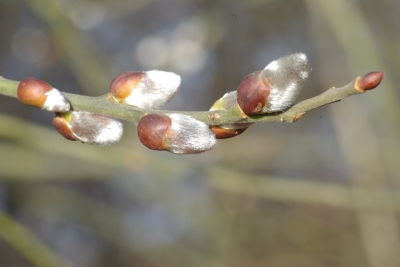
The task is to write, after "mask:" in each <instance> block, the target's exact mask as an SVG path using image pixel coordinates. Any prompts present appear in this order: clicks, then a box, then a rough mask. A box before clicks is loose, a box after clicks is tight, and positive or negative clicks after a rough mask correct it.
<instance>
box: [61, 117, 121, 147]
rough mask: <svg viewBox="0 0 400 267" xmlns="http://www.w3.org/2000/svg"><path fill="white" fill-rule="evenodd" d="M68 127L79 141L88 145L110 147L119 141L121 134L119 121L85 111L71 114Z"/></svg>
mask: <svg viewBox="0 0 400 267" xmlns="http://www.w3.org/2000/svg"><path fill="white" fill-rule="evenodd" d="M68 125H69V127H70V129H71V131H72V133H73V135H74V136H75V137H76V138H77V139H78V140H79V141H81V142H83V143H86V144H90V145H100V146H107V145H112V144H114V143H117V142H118V141H119V140H120V139H121V137H122V133H123V125H122V123H121V122H120V121H118V120H116V119H113V118H109V117H105V116H102V115H98V114H94V113H91V112H85V111H74V112H72V118H71V120H70V122H69V123H68Z"/></svg>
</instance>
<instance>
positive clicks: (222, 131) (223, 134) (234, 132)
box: [210, 123, 251, 139]
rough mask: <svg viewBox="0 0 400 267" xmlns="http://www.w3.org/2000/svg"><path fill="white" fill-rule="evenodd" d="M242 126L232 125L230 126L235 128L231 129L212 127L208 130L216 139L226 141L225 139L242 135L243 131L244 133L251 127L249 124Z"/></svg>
mask: <svg viewBox="0 0 400 267" xmlns="http://www.w3.org/2000/svg"><path fill="white" fill-rule="evenodd" d="M242 125H244V126H240V124H237V125H232V126H236V127H237V128H235V127H232V128H224V127H219V126H213V127H211V128H210V130H211V131H212V132H213V133H214V134H215V138H217V139H227V138H232V137H235V136H238V135H239V134H241V133H243V132H244V131H246V129H247V128H249V126H250V125H251V123H249V124H247V123H246V124H242Z"/></svg>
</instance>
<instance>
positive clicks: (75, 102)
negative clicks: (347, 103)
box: [0, 72, 383, 126]
mask: <svg viewBox="0 0 400 267" xmlns="http://www.w3.org/2000/svg"><path fill="white" fill-rule="evenodd" d="M377 73H378V74H377ZM382 77H383V72H371V73H368V74H366V75H364V76H363V77H362V78H361V77H357V78H356V79H354V80H353V81H352V82H350V83H349V84H347V85H345V86H343V87H340V88H335V87H332V88H330V89H328V90H327V91H325V92H324V93H322V94H320V95H318V96H315V97H313V98H309V99H306V100H304V101H302V102H300V103H297V104H295V105H293V106H292V107H290V108H289V109H287V110H286V111H284V112H281V113H276V114H263V115H256V116H246V115H244V114H243V112H241V110H240V108H238V107H237V106H236V107H233V108H231V109H229V110H214V111H202V112H200V111H199V112H195V111H192V112H187V111H169V110H155V109H141V108H136V107H133V106H129V105H126V104H121V103H117V102H115V100H113V99H112V98H109V97H108V95H107V94H106V95H102V96H98V97H90V96H83V95H77V94H70V93H65V92H63V94H64V95H65V96H66V97H67V98H68V99H69V101H70V103H71V106H72V108H73V110H77V111H88V112H92V113H97V114H100V115H104V116H109V117H113V118H117V119H122V120H126V121H130V122H133V123H135V124H137V123H138V122H139V120H140V118H141V117H142V116H143V115H145V114H171V113H180V114H186V115H189V116H191V117H193V118H195V119H197V120H199V121H202V122H204V123H206V124H207V125H209V126H219V125H226V124H235V123H252V122H272V121H276V122H295V121H297V120H298V119H299V118H301V117H302V116H303V115H304V114H306V112H308V111H310V110H313V109H316V108H319V107H322V106H325V105H328V104H331V103H334V102H338V101H340V100H342V99H344V98H346V97H348V96H351V95H356V94H362V93H364V92H365V91H366V90H370V89H373V88H375V87H376V86H378V85H379V83H380V81H381V80H382ZM18 84H19V82H18V81H13V80H8V79H4V78H1V79H0V94H2V95H6V96H9V97H14V98H17V87H18Z"/></svg>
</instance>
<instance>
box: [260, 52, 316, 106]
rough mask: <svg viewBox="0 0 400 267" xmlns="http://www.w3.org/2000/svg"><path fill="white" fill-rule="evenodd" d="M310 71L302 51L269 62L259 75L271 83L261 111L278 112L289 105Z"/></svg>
mask: <svg viewBox="0 0 400 267" xmlns="http://www.w3.org/2000/svg"><path fill="white" fill-rule="evenodd" d="M310 71H311V67H310V63H309V61H308V59H307V56H306V55H305V54H303V53H296V54H292V55H288V56H284V57H281V58H279V59H277V60H274V61H272V62H271V63H269V64H268V65H267V66H266V67H265V69H264V70H263V72H262V73H261V75H260V76H261V77H266V78H267V79H268V81H269V84H270V85H271V91H270V93H269V95H268V101H267V103H266V105H265V107H264V108H263V110H262V112H263V113H270V112H278V111H282V110H285V109H287V108H288V107H290V106H291V105H292V104H293V102H294V100H295V98H296V96H297V94H298V93H299V92H300V90H301V88H302V87H303V84H304V82H305V80H306V79H307V77H308V75H309V74H310Z"/></svg>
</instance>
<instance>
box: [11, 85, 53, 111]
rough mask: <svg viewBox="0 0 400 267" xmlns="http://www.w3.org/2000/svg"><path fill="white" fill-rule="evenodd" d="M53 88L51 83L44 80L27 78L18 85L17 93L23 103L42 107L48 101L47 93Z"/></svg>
mask: <svg viewBox="0 0 400 267" xmlns="http://www.w3.org/2000/svg"><path fill="white" fill-rule="evenodd" d="M52 89H53V87H52V86H51V85H50V84H48V83H46V82H44V81H42V80H39V79H36V78H25V79H23V80H22V81H21V82H20V83H19V85H18V89H17V95H18V99H19V101H21V102H22V103H24V104H27V105H30V106H35V107H39V108H41V107H43V105H44V103H45V102H46V98H47V96H46V95H45V94H46V93H47V92H49V91H50V90H52Z"/></svg>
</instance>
